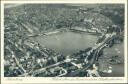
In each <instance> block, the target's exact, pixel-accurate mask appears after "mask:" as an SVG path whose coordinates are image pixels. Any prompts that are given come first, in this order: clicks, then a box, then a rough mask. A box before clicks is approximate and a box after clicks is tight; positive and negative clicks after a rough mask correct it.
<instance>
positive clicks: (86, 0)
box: [1, 0, 128, 84]
mask: <svg viewBox="0 0 128 84" xmlns="http://www.w3.org/2000/svg"><path fill="white" fill-rule="evenodd" d="M5 3H20V4H21V3H26V4H28V3H33V4H37V3H42V4H43V3H58V4H59V3H73V4H75V3H76V4H78V3H80V4H96V3H101V4H107V3H108V4H109V3H112V4H125V33H124V35H125V41H124V53H125V57H124V61H125V65H124V66H125V71H124V72H125V76H124V77H60V78H56V77H4V23H3V22H4V4H5ZM126 18H127V0H71V1H68V0H61V1H59V0H43V1H40V0H39V1H35V0H33V1H30V0H27V1H14V0H13V1H2V3H1V81H2V83H3V84H14V83H21V84H23V83H29V84H32V83H33V84H34V83H36V84H37V83H96V82H97V83H126V82H127V62H128V61H127V19H126Z"/></svg>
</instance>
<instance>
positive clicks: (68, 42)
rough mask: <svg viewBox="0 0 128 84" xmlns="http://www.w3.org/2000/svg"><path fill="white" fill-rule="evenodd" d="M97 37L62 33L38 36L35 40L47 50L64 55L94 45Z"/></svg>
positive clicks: (85, 34)
mask: <svg viewBox="0 0 128 84" xmlns="http://www.w3.org/2000/svg"><path fill="white" fill-rule="evenodd" d="M97 39H98V37H97V36H96V35H90V34H87V33H74V32H63V33H59V34H54V35H50V36H39V37H36V40H37V41H38V42H39V43H40V44H41V45H42V46H43V45H44V46H46V47H47V48H51V49H54V50H55V51H57V52H59V53H62V54H64V55H67V54H71V53H74V52H76V51H78V50H83V49H86V48H88V47H92V46H94V45H95V43H96V41H97Z"/></svg>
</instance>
